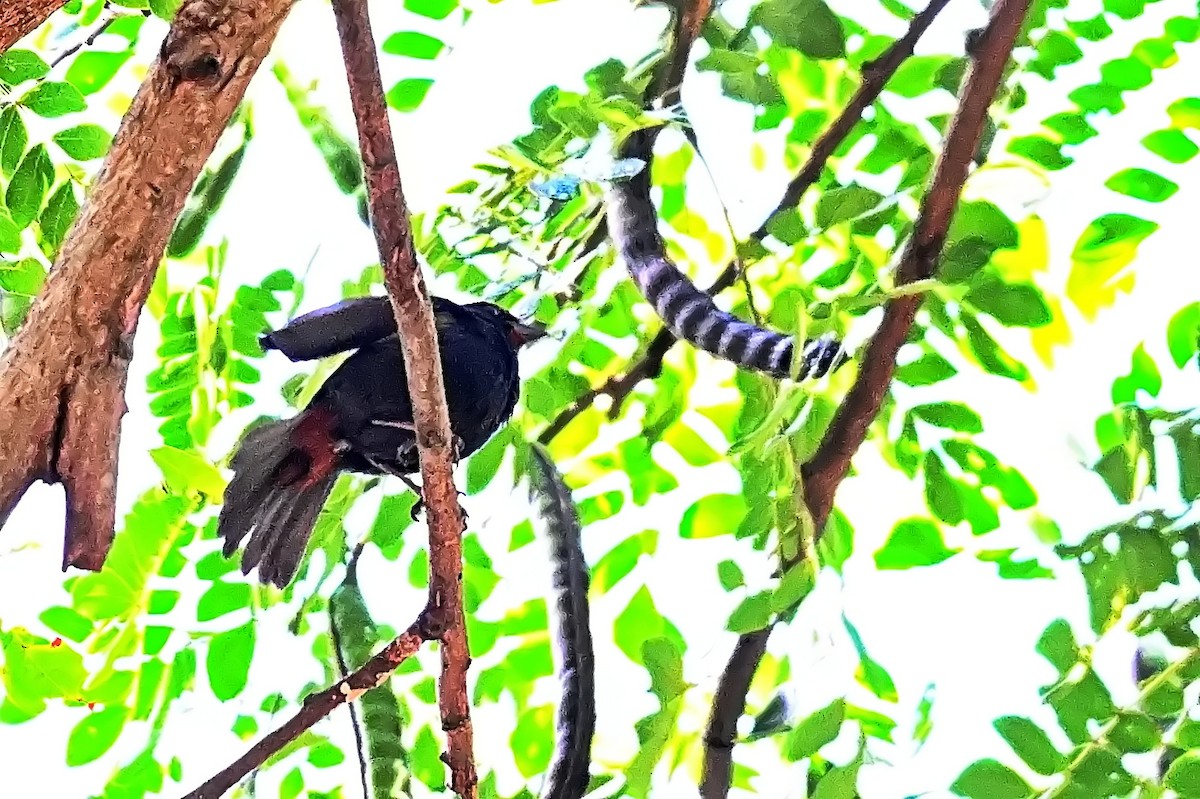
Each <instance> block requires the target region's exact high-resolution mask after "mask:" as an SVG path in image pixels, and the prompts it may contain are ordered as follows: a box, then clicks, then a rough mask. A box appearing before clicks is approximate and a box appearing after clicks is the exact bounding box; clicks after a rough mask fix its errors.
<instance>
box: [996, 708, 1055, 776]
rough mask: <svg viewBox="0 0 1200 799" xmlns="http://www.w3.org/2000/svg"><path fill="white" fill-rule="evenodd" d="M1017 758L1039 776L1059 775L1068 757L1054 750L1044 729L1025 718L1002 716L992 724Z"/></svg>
mask: <svg viewBox="0 0 1200 799" xmlns="http://www.w3.org/2000/svg"><path fill="white" fill-rule="evenodd" d="M992 725H993V726H994V727H995V728H996V732H998V733H1000V736H1001V737H1002V738H1004V740H1005V742H1006V743H1007V744H1008V745H1009V746H1010V747H1012V750H1013V752H1015V753H1016V755H1017V757H1019V758H1021V759H1022V760H1024V761H1025V765H1027V766H1029V767H1030V768H1031V769H1033V770H1034V771H1036V772H1037V773H1038V774H1045V775H1046V776H1050V775H1052V774H1057V773H1058V771H1059V770H1060V769H1061V768H1062V767H1063V766H1064V765H1066V757H1064V756H1063V754H1062V753H1061V752H1059V751H1058V750H1057V749H1055V748H1054V744H1052V743H1051V742H1050V738H1049V736H1047V735H1046V733H1045V732H1043V731H1042V728H1041V727H1039V726H1038V725H1036V724H1034V723H1033V722H1032V721H1030V720H1029V719H1027V718H1025V717H1024V716H1001V717H1000V718H998V719H996V720H995V721H994V722H992Z"/></svg>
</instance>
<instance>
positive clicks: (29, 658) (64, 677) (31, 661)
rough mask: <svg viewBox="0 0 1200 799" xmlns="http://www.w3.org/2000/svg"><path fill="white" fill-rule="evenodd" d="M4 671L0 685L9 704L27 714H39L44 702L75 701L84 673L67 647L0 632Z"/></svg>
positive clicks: (77, 656)
mask: <svg viewBox="0 0 1200 799" xmlns="http://www.w3.org/2000/svg"><path fill="white" fill-rule="evenodd" d="M0 644H3V650H4V670H3V671H2V672H0V684H2V685H3V686H4V691H5V695H6V696H7V698H8V701H10V702H12V703H13V704H15V705H17V706H18V707H20V708H22V709H23V710H25V711H26V712H27V713H31V714H35V713H40V712H41V711H42V709H43V707H44V702H43V700H44V699H68V700H78V699H79V698H80V695H81V694H82V692H83V681H84V680H85V679H87V676H88V675H87V671H85V670H84V668H83V657H82V656H81V655H80V654H79V653H78V652H76V651H75V650H74V649H72V648H71V647H69V646H65V645H61V644H59V645H54V644H50V643H45V642H44V641H43V640H42V639H36V638H34V637H33V636H32V635H30V634H29V633H27V632H25V631H22V630H19V629H18V630H14V631H13V632H12V633H5V632H0Z"/></svg>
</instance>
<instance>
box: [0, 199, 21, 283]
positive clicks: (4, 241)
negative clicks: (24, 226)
mask: <svg viewBox="0 0 1200 799" xmlns="http://www.w3.org/2000/svg"><path fill="white" fill-rule="evenodd" d="M0 252H8V253H13V254H16V253H18V252H20V228H18V227H17V223H16V222H13V221H12V216H11V215H10V214H8V209H6V208H0ZM2 271H7V270H6V269H5V270H2ZM0 274H2V272H0Z"/></svg>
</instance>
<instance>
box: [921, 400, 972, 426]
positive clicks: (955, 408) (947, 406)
mask: <svg viewBox="0 0 1200 799" xmlns="http://www.w3.org/2000/svg"><path fill="white" fill-rule="evenodd" d="M912 415H913V416H915V417H917V418H918V419H920V420H921V421H923V422H926V423H928V424H931V425H933V426H934V427H941V428H945V429H946V430H958V431H960V432H963V433H982V432H983V420H982V419H980V418H979V414H977V413H975V411H973V410H971V409H970V408H968V407H967V406H966V405H963V404H962V403H959V402H929V403H926V404H924V405H916V406H914V407H913V409H912Z"/></svg>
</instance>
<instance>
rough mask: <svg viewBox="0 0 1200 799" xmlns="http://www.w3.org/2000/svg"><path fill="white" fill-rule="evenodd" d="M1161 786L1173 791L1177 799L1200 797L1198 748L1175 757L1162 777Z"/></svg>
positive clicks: (1199, 798) (1195, 798)
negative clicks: (1177, 796) (1177, 795)
mask: <svg viewBox="0 0 1200 799" xmlns="http://www.w3.org/2000/svg"><path fill="white" fill-rule="evenodd" d="M1163 787H1165V788H1169V789H1170V790H1172V791H1175V793H1177V794H1179V799H1200V750H1197V749H1193V750H1192V751H1190V752H1185V753H1183V754H1182V755H1180V756H1179V757H1177V758H1175V762H1174V763H1172V764H1171V767H1170V768H1169V769H1167V774H1166V776H1165V777H1164V778H1163Z"/></svg>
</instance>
